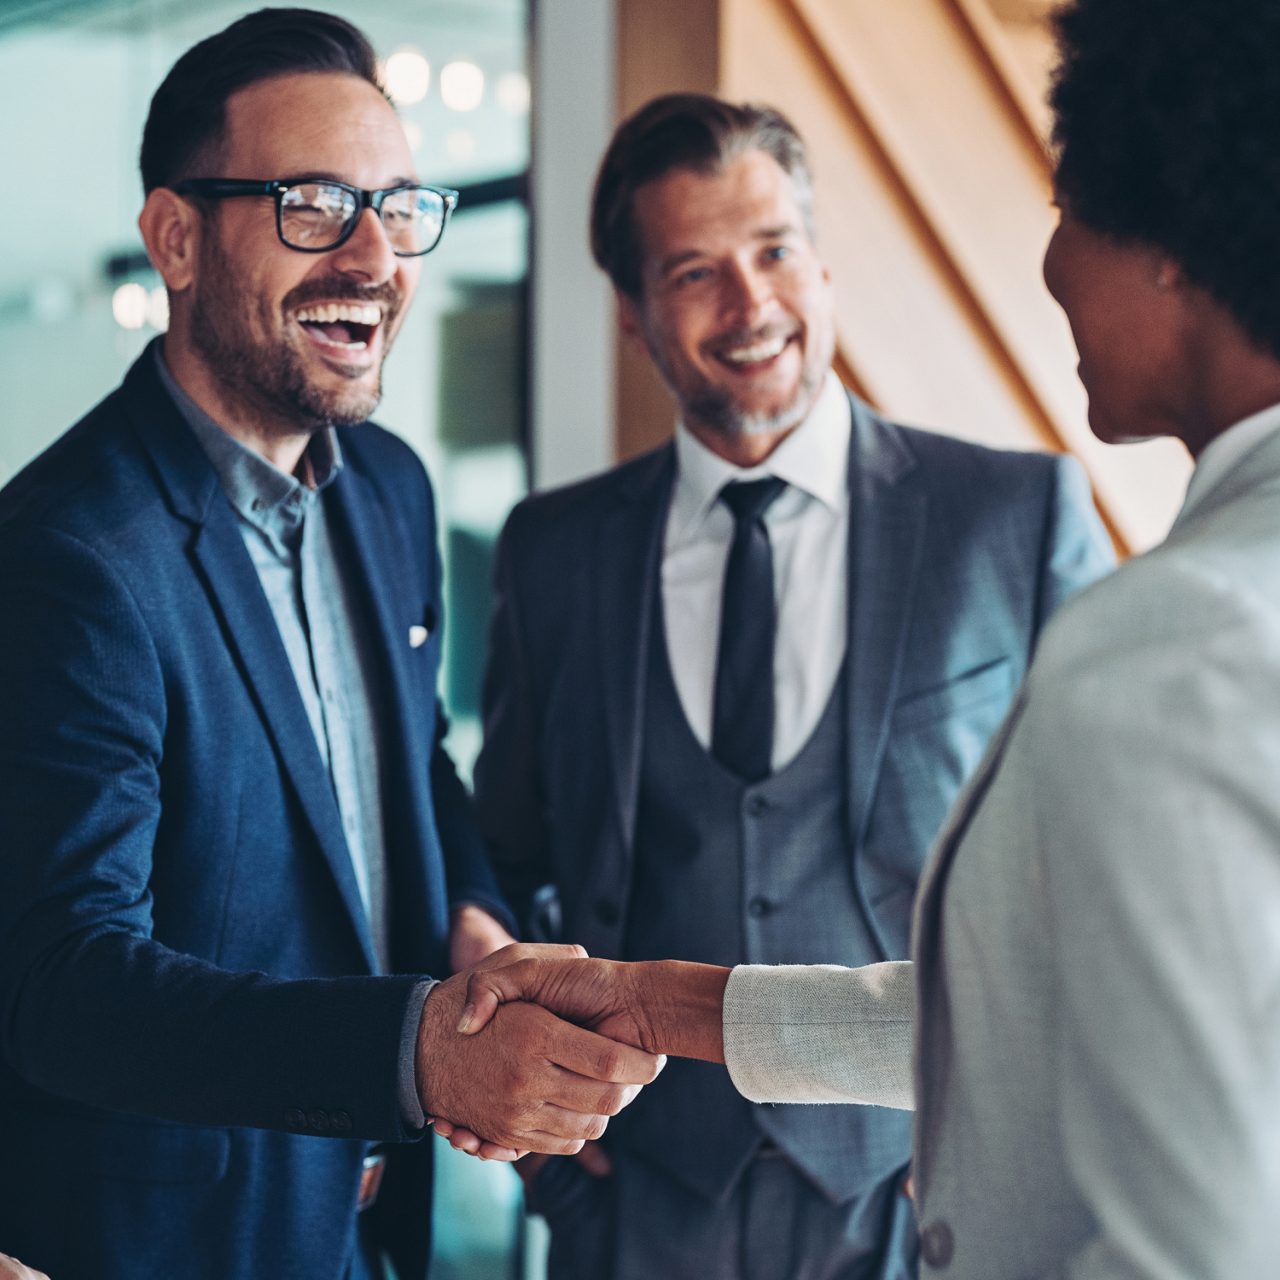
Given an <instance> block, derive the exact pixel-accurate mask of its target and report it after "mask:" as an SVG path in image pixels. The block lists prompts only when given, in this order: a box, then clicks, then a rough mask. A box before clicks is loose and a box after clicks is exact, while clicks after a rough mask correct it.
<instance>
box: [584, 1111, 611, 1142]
mask: <svg viewBox="0 0 1280 1280" xmlns="http://www.w3.org/2000/svg"><path fill="white" fill-rule="evenodd" d="M608 1127H609V1117H608V1116H592V1117H591V1119H590V1120H588V1121H587V1133H586V1137H587V1139H588V1140H589V1141H591V1142H599V1141H600V1139H601V1138H603V1137H604V1134H605V1130H606V1129H607V1128H608Z"/></svg>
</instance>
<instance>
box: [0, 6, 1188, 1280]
mask: <svg viewBox="0 0 1280 1280" xmlns="http://www.w3.org/2000/svg"><path fill="white" fill-rule="evenodd" d="M255 7H259V6H258V5H256V4H253V3H244V2H243V0H239V2H228V0H203V2H202V3H200V4H198V5H197V4H192V3H190V0H0V119H3V120H4V121H5V126H4V130H3V135H2V137H0V166H2V168H0V171H2V172H3V173H4V174H5V175H6V178H7V180H8V181H9V183H10V188H9V195H8V198H7V199H6V200H4V201H0V241H2V243H3V244H4V245H5V251H4V253H3V254H2V255H0V411H2V414H3V416H2V418H0V484H3V483H4V482H5V481H7V480H8V479H9V478H10V477H11V476H12V475H13V474H14V473H15V472H16V471H17V470H18V469H20V468H21V467H22V466H23V465H25V463H26V462H28V461H29V460H30V459H31V458H32V457H34V456H35V455H36V454H37V453H38V452H39V451H40V450H42V449H43V448H44V447H46V446H47V445H48V444H49V443H51V442H52V441H53V440H54V439H55V438H56V437H57V436H58V435H59V434H61V432H62V431H64V430H65V429H66V428H67V427H68V426H69V425H70V424H71V423H72V422H73V421H75V420H76V419H77V418H78V417H79V416H80V415H81V414H82V413H83V412H85V411H86V410H87V409H88V408H89V407H91V406H92V405H93V404H94V403H95V402H96V401H97V400H98V399H99V398H101V396H102V395H104V394H105V393H106V392H107V391H108V390H110V389H111V388H112V387H113V386H114V385H115V384H116V383H117V381H118V380H119V378H120V376H121V375H122V373H123V372H124V370H125V368H126V367H127V366H128V364H129V363H130V362H131V361H132V360H133V359H134V358H135V356H136V355H137V354H138V352H139V351H140V350H141V349H142V347H143V346H144V345H145V344H146V342H147V341H148V340H149V339H150V338H151V337H153V336H154V335H155V333H156V332H157V331H159V330H161V329H163V327H164V324H165V306H164V296H163V291H162V290H161V289H160V288H159V280H158V277H157V276H156V275H155V273H154V272H153V271H152V270H151V269H150V267H149V265H148V263H147V261H146V258H145V255H144V254H143V253H142V249H141V242H140V240H139V237H138V234H137V230H136V227H135V225H134V223H135V219H136V217H137V212H138V209H139V207H140V205H141V189H140V183H139V179H138V175H137V150H138V144H139V141H140V137H141V130H142V123H143V119H144V117H145V114H146V110H147V105H148V102H149V100H150V96H151V93H152V92H153V90H154V89H155V87H156V85H157V84H158V83H159V81H160V80H161V78H162V77H163V75H164V74H165V72H166V71H167V70H168V68H169V66H170V65H171V64H172V63H173V62H174V60H175V59H176V58H177V57H178V55H179V54H180V53H181V52H182V51H183V50H185V49H186V48H187V47H189V46H190V45H191V44H192V43H194V42H195V41H196V40H198V39H200V38H201V37H203V36H205V35H207V34H209V33H211V32H213V31H215V30H218V29H220V28H222V27H223V26H225V25H226V24H227V23H229V22H230V21H231V20H233V19H234V18H235V17H238V16H239V15H240V14H242V13H244V12H247V11H248V10H249V9H251V8H255ZM315 7H317V8H322V9H330V10H333V11H335V12H339V13H342V14H343V15H344V16H346V17H348V18H350V19H352V20H353V21H355V22H357V23H358V24H360V25H361V26H362V27H363V28H364V29H365V31H366V32H367V33H368V35H369V36H370V38H371V39H372V40H373V42H374V44H375V46H377V48H378V50H379V52H380V54H381V56H382V58H383V60H384V70H385V77H386V81H387V85H388V87H389V90H390V92H391V94H392V96H393V97H394V99H395V100H396V102H397V104H398V105H399V108H400V111H401V114H402V117H403V120H404V127H405V132H406V135H407V137H408V140H409V143H410V146H411V147H412V149H413V151H414V154H415V157H416V159H417V165H418V170H419V172H420V174H421V175H422V176H423V178H424V179H425V180H426V181H429V182H433V183H438V184H442V185H447V186H453V187H457V188H459V189H460V191H461V192H462V199H461V202H460V205H459V208H458V212H457V214H456V215H455V219H454V221H453V222H452V224H451V226H450V229H449V232H448V234H447V235H446V237H445V239H444V241H443V243H442V245H441V247H440V248H439V249H438V250H437V251H436V252H435V253H433V254H432V255H431V257H430V258H428V259H427V261H426V265H425V270H424V272H423V277H422V279H423V283H422V287H421V290H420V292H419V296H418V300H417V302H416V304H415V306H414V308H413V309H412V311H411V312H410V314H409V318H408V320H407V321H406V323H405V326H404V330H403V332H402V334H401V336H400V338H399V341H398V346H397V351H396V354H395V356H394V357H393V358H392V359H391V360H390V361H389V363H388V366H387V377H386V397H385V400H384V402H383V405H382V408H381V410H380V411H379V414H378V417H379V420H380V421H381V422H383V423H384V424H385V425H386V426H388V427H390V428H391V429H393V430H395V431H397V432H399V433H400V434H401V435H403V436H404V438H405V439H406V440H408V441H409V442H410V443H411V444H412V445H413V446H414V447H415V448H416V449H417V450H418V451H419V453H420V454H421V455H422V457H423V459H424V460H425V462H426V463H427V466H428V467H429V469H430V470H431V473H432V476H433V478H434V480H435V482H436V486H437V489H438V491H439V493H440V498H441V511H442V518H443V527H442V531H441V537H442V550H443V552H444V556H445V561H446V573H447V577H448V583H449V598H448V617H449V626H448V629H447V632H446V645H447V652H446V667H445V683H446V688H445V695H446V698H447V700H448V703H449V705H450V708H451V710H452V712H453V721H454V723H453V731H452V736H451V746H452V748H453V750H454V752H455V755H456V756H457V758H458V759H459V761H460V763H461V765H462V767H463V768H464V770H466V769H468V768H469V767H470V764H471V762H472V760H473V759H474V755H475V752H476V750H477V748H478V745H479V723H478V714H477V713H478V703H479V679H480V671H481V666H482V663H483V646H484V632H485V626H486V619H487V614H488V608H489V578H490V568H491V560H492V553H493V546H494V540H495V537H496V535H497V531H498V530H499V528H500V527H501V524H502V521H503V519H504V518H505V515H506V513H507V511H508V510H509V509H510V507H511V505H512V504H513V503H514V502H515V501H516V500H518V498H519V497H520V496H521V495H522V494H523V493H525V492H526V491H527V490H528V488H529V487H530V486H531V485H535V484H536V485H538V486H540V487H541V486H546V485H550V484H555V483H561V482H564V481H567V480H571V479H574V478H577V477H578V476H581V475H583V474H586V473H588V472H591V471H594V470H598V469H599V468H601V467H604V466H607V465H609V464H610V463H611V462H613V461H615V460H617V459H619V458H623V457H627V456H630V455H632V454H635V453H637V452H639V451H641V450H642V449H645V448H648V447H650V446H652V445H653V444H656V443H658V442H659V441H661V440H662V439H663V438H665V436H666V435H668V434H669V432H670V429H671V422H672V410H671V405H670V401H669V400H668V399H667V398H666V395H665V392H664V391H663V390H662V388H661V387H660V386H659V385H658V383H657V380H656V378H655V376H654V374H653V372H652V370H651V368H650V367H649V365H648V362H647V361H646V360H644V359H643V358H640V357H637V356H636V355H635V354H633V353H631V352H629V351H627V350H626V349H624V348H622V347H621V346H620V345H619V343H618V340H617V337H616V329H615V324H614V315H613V305H612V299H611V297H610V295H609V291H608V289H607V287H606V286H605V283H604V281H603V279H601V278H600V277H599V276H598V274H597V273H596V272H595V269H594V267H593V266H592V264H591V262H590V259H589V255H588V252H587V248H586V218H587V204H588V200H589V196H590V189H591V183H592V178H593V175H594V169H595V165H596V162H597V160H598V159H599V156H600V154H601V153H602V151H603V149H604V146H605V145H606V143H607V141H608V138H609V135H610V133H611V131H612V129H613V127H614V125H615V124H616V122H617V121H618V120H619V119H620V118H622V116H624V115H625V114H627V113H629V112H630V111H631V110H633V109H635V108H636V107H638V106H639V105H640V104H641V103H643V102H644V101H646V100H647V99H648V98H649V97H651V96H653V95H654V94H656V93H660V92H665V91H668V90H674V89H700V90H705V91H709V92H717V93H721V94H723V95H725V96H727V97H730V98H735V99H739V100H742V99H752V100H764V101H769V102H772V103H774V104H775V105H778V106H780V107H782V108H783V110H785V111H786V112H787V113H788V114H789V115H791V116H792V118H793V119H794V120H795V122H796V123H797V125H798V126H799V127H800V129H801V132H802V133H804V134H805V135H806V137H807V139H808V141H809V143H810V146H811V150H812V158H813V163H814V168H815V172H816V178H817V191H818V226H819V238H820V247H821V249H822V251H823V254H824V256H825V257H826V259H827V261H828V264H829V265H830V267H831V269H832V272H833V275H834V278H835V282H836V288H837V293H838V297H839V307H838V336H839V369H840V372H841V374H842V376H843V377H844V379H845V381H846V382H847V383H848V385H850V386H851V387H852V388H853V389H854V390H856V391H858V392H859V393H860V394H862V395H863V396H864V397H865V398H867V399H868V400H870V401H872V402H873V403H874V404H876V405H877V406H878V407H879V408H881V409H883V410H885V411H886V412H888V413H890V414H891V415H896V416H899V417H901V418H904V419H906V420H909V421H912V422H915V423H918V424H920V425H925V426H930V427H934V428H936V429H940V430H945V431H950V432H952V433H954V434H957V435H962V436H966V437H968V438H971V439H978V440H982V441H985V442H988V443H992V444H997V445H1002V446H1006V447H1015V448H1045V449H1056V450H1069V451H1071V452H1073V453H1075V454H1077V455H1078V456H1079V457H1080V459H1081V461H1082V462H1083V463H1084V465H1085V467H1086V469H1087V470H1088V472H1089V474H1090V477H1091V479H1092V480H1093V483H1094V487H1095V492H1096V495H1097V498H1098V503H1099V507H1100V509H1101V510H1102V512H1103V515H1104V517H1105V518H1106V520H1107V523H1108V526H1109V528H1110V529H1111V531H1112V534H1113V537H1114V538H1115V541H1116V544H1117V547H1118V548H1119V550H1120V551H1121V552H1122V553H1127V552H1131V551H1138V550H1142V549H1144V548H1145V547H1147V546H1149V545H1150V544H1151V543H1153V542H1155V541H1157V540H1158V539H1159V538H1160V537H1162V536H1163V534H1164V532H1165V530H1166V529H1167V527H1168V524H1169V522H1170V521H1171V519H1172V517H1173V514H1174V512H1175V510H1176V508H1177V505H1178V502H1179V501H1180V499H1181V496H1182V493H1183V490H1184V488H1185V483H1186V478H1187V475H1188V473H1189V470H1190V466H1189V461H1188V459H1187V458H1186V456H1185V454H1184V453H1183V452H1182V449H1181V446H1179V445H1176V444H1168V443H1160V444H1152V445H1141V446H1126V447H1123V448H1105V447H1103V446H1101V445H1099V444H1098V443H1097V442H1096V441H1094V440H1093V438H1092V436H1091V435H1090V434H1089V432H1088V428H1087V425H1086V418H1085V406H1084V398H1083V393H1082V392H1081V390H1080V388H1079V386H1078V383H1077V381H1076V378H1075V373H1074V369H1075V354H1074V350H1073V347H1072V345H1071V340H1070V335H1069V333H1068V332H1067V329H1066V325H1065V322H1064V321H1063V320H1062V318H1061V315H1060V314H1059V312H1058V311H1057V308H1056V307H1055V306H1054V304H1053V303H1052V301H1051V299H1050V298H1049V297H1048V294H1047V292H1046V291H1045V289H1044V286H1043V283H1042V282H1041V280H1040V276H1039V260H1040V255H1041V253H1042V252H1043V249H1044V245H1045V243H1046V241H1047V239H1048V236H1049V234H1050V232H1051V230H1052V227H1053V223H1054V214H1053V212H1052V208H1051V187H1050V161H1049V155H1048V151H1047V131H1048V114H1047V110H1046V106H1045V92H1046V89H1047V85H1048V80H1049V73H1050V66H1051V61H1052V40H1051V36H1050V33H1049V30H1048V24H1047V15H1048V12H1049V9H1050V8H1051V4H1050V3H1049V0H892V3H886V2H885V0H360V3H359V4H358V5H357V4H354V3H353V4H347V5H342V4H329V3H324V2H323V0H321V2H320V3H317V4H316V5H315ZM441 1145H442V1146H443V1144H441ZM442 1163H443V1165H444V1169H443V1170H442V1177H441V1179H440V1186H439V1189H438V1193H437V1195H438V1199H437V1205H436V1217H437V1232H436V1240H437V1258H436V1269H435V1271H434V1272H433V1274H434V1275H435V1276H437V1277H439V1278H440V1280H455V1278H462V1277H465V1278H466V1280H490V1278H491V1277H492V1278H493V1280H498V1278H499V1277H501V1278H502V1280H515V1278H517V1277H519V1278H521V1280H530V1278H532V1277H536V1276H539V1275H541V1257H542V1251H543V1248H544V1246H543V1243H542V1237H541V1233H540V1231H539V1224H538V1223H537V1222H536V1221H535V1222H534V1223H533V1224H532V1226H529V1225H526V1224H525V1222H524V1220H523V1214H522V1212H521V1209H520V1204H519V1193H518V1185H517V1180H516V1179H515V1177H514V1175H513V1174H512V1173H511V1172H510V1171H509V1170H507V1169H504V1168H500V1167H497V1166H494V1165H482V1164H479V1163H478V1162H472V1161H468V1160H466V1159H465V1158H463V1157H457V1156H454V1155H453V1153H449V1155H448V1157H446V1158H445V1159H443V1161H442Z"/></svg>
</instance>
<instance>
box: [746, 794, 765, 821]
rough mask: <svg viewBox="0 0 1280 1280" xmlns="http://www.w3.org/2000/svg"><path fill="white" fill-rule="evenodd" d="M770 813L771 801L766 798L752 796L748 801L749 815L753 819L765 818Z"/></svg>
mask: <svg viewBox="0 0 1280 1280" xmlns="http://www.w3.org/2000/svg"><path fill="white" fill-rule="evenodd" d="M768 812H769V801H768V800H766V799H765V797H764V796H752V797H751V799H750V800H748V801H747V813H748V814H749V815H750V816H751V817H753V818H763V817H764V815H765V814H766V813H768Z"/></svg>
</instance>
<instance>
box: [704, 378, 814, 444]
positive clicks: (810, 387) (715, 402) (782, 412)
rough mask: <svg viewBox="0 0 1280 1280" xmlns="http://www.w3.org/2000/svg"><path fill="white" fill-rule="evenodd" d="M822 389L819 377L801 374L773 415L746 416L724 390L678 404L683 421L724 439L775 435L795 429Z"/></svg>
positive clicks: (806, 414)
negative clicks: (788, 400)
mask: <svg viewBox="0 0 1280 1280" xmlns="http://www.w3.org/2000/svg"><path fill="white" fill-rule="evenodd" d="M821 388H822V376H821V375H819V376H817V377H815V376H814V375H813V374H811V373H809V372H807V371H806V372H805V373H804V374H802V376H801V379H800V385H799V386H798V387H797V388H796V394H795V396H794V397H793V398H792V400H791V403H790V404H788V405H784V406H783V407H782V408H781V409H779V410H777V411H776V412H775V413H747V412H745V411H744V410H743V409H741V408H739V407H738V405H737V404H736V403H735V402H734V400H733V397H732V396H730V395H729V393H728V392H726V391H719V390H715V389H713V388H710V387H709V388H707V390H706V391H704V392H703V393H702V394H701V395H697V396H693V397H692V398H691V399H689V400H686V401H685V403H684V404H683V405H681V408H682V410H683V411H684V416H685V419H686V420H687V421H688V420H692V421H695V422H700V423H702V424H703V425H704V426H707V427H709V428H710V429H711V430H712V431H717V432H719V433H720V434H721V435H726V436H767V435H778V434H779V433H781V432H783V431H790V430H791V429H792V428H793V427H798V426H799V425H800V423H802V422H803V421H804V420H805V418H806V417H808V415H809V411H810V410H811V409H812V408H813V405H814V402H815V401H816V400H817V398H818V392H819V391H820V390H821Z"/></svg>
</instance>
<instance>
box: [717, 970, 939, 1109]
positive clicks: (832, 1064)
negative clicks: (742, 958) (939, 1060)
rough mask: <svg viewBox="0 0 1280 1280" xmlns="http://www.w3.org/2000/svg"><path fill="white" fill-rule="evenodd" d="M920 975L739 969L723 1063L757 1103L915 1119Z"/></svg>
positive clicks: (731, 991) (730, 996) (729, 996)
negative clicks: (892, 1112) (874, 1109)
mask: <svg viewBox="0 0 1280 1280" xmlns="http://www.w3.org/2000/svg"><path fill="white" fill-rule="evenodd" d="M915 996H916V985H915V965H913V964H911V963H910V962H909V961H905V960H897V961H888V962H886V963H884V964H871V965H865V966H864V967H862V968H860V969H844V968H841V967H839V966H838V965H826V964H823V965H739V966H738V967H737V968H735V969H734V970H733V972H732V973H731V974H730V975H729V982H728V985H727V986H726V988H725V993H724V1056H725V1064H726V1065H727V1066H728V1068H729V1075H730V1077H731V1078H732V1080H733V1083H734V1086H735V1088H737V1090H738V1092H739V1093H741V1094H743V1095H744V1096H746V1097H748V1098H750V1099H751V1100H752V1101H753V1102H860V1103H870V1104H874V1105H876V1106H881V1107H896V1108H898V1109H899V1110H906V1111H910V1110H912V1109H914V1106H915V1102H914V1088H913V1083H912V1057H911V1050H912V1036H913V1030H914V1026H915V1007H916V999H915Z"/></svg>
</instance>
